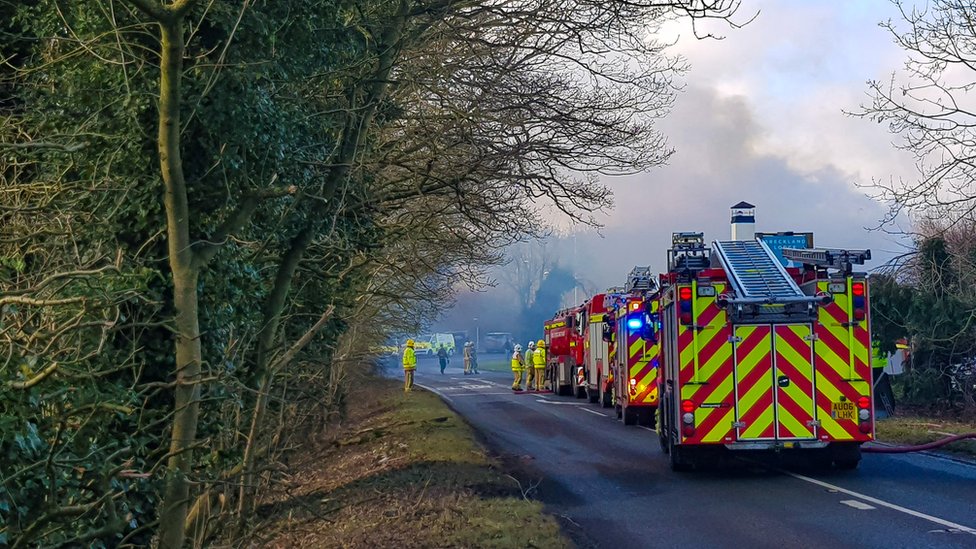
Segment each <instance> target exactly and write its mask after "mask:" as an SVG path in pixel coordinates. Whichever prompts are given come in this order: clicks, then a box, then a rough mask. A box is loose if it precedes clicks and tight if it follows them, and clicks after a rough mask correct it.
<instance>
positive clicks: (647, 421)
mask: <svg viewBox="0 0 976 549" xmlns="http://www.w3.org/2000/svg"><path fill="white" fill-rule="evenodd" d="M656 411H657V408H645V409H643V410H641V411H640V413H639V414H638V415H637V424H638V425H643V426H644V427H654V426H655V423H656V422H655V415H654V412H656Z"/></svg>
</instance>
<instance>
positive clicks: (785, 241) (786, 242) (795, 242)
mask: <svg viewBox="0 0 976 549" xmlns="http://www.w3.org/2000/svg"><path fill="white" fill-rule="evenodd" d="M756 237H757V238H759V239H761V240H762V241H763V242H765V243H766V245H767V246H769V249H770V250H772V252H773V254H774V255H775V256H776V259H779V262H780V263H781V264H782V265H783V266H784V267H796V266H797V265H796V264H795V263H793V262H792V261H790V260H789V259H786V258H785V257H783V248H812V247H813V233H794V232H792V231H790V232H782V233H756Z"/></svg>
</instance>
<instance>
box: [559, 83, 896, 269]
mask: <svg viewBox="0 0 976 549" xmlns="http://www.w3.org/2000/svg"><path fill="white" fill-rule="evenodd" d="M662 126H667V127H666V128H665V131H666V132H667V133H668V135H669V136H671V139H672V143H673V144H674V146H675V147H676V148H677V153H676V154H675V156H674V157H673V158H672V161H671V163H670V164H669V165H668V166H666V167H664V168H661V169H658V170H654V171H652V172H650V173H647V174H642V175H639V176H633V177H623V178H608V179H607V180H606V182H607V183H608V184H609V185H610V186H611V187H612V188H613V190H614V194H615V196H616V199H617V205H616V208H615V210H614V211H613V212H612V213H611V214H610V215H608V216H607V217H606V218H605V219H603V221H604V223H605V224H606V227H605V229H604V230H603V234H604V238H602V239H601V238H599V236H598V235H596V234H589V233H587V234H585V235H582V236H578V237H577V239H578V243H577V253H576V255H577V261H576V263H577V267H578V268H579V269H583V270H586V272H588V273H592V274H590V275H589V277H590V278H591V279H593V280H594V282H596V283H597V285H598V286H606V285H613V284H620V283H621V282H622V281H623V279H624V277H625V275H626V272H627V271H629V270H630V268H631V267H633V266H634V265H651V266H652V267H654V269H655V270H658V271H661V270H663V269H664V268H665V260H666V255H665V254H666V250H667V248H668V247H669V246H670V239H671V233H672V232H674V231H703V232H705V236H706V239H708V240H709V241H711V240H721V239H725V238H728V236H729V208H730V206H731V205H732V204H735V203H736V202H738V201H740V200H746V201H748V202H751V203H753V204H755V205H756V206H757V226H756V228H757V230H760V231H786V230H793V231H813V232H814V233H815V239H816V243H817V244H818V245H824V246H830V247H849V248H873V249H874V250H876V252H878V255H880V256H884V255H885V253H884V250H886V249H895V248H897V246H896V245H895V244H894V243H892V242H890V241H889V240H888V237H886V236H885V235H882V234H880V233H877V232H872V231H868V230H867V229H866V227H871V226H873V225H874V224H875V223H876V222H877V220H878V219H880V218H881V216H882V215H883V212H884V208H883V206H882V205H881V204H878V203H876V202H874V201H872V200H870V199H869V198H867V197H866V196H864V193H863V192H862V191H861V190H859V189H857V188H856V187H854V185H853V179H854V176H853V175H852V174H850V173H847V172H845V171H843V170H841V169H840V168H838V167H837V166H833V165H831V164H830V163H829V162H823V163H821V165H820V166H819V167H815V168H811V167H800V166H797V165H796V164H795V163H793V162H791V158H790V157H789V156H787V155H785V154H782V153H780V152H778V151H771V150H768V149H767V148H765V147H761V146H760V144H761V143H763V142H764V140H767V139H770V135H771V133H772V129H770V128H767V127H765V126H764V125H763V124H761V123H760V121H759V119H758V117H757V116H756V113H755V111H754V109H753V107H752V106H751V105H750V104H749V102H748V101H747V100H746V98H744V97H741V96H733V97H722V96H720V94H719V92H717V91H716V90H714V89H704V88H700V87H697V86H694V87H689V88H688V89H687V90H686V91H685V93H684V94H683V96H682V99H681V101H680V102H679V104H678V106H677V108H676V109H675V111H674V113H672V116H671V117H670V118H669V119H668V120H667V121H666V123H665V124H664V125H662ZM565 259H566V260H567V261H570V262H571V258H565Z"/></svg>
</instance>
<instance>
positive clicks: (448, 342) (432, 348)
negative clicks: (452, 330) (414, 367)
mask: <svg viewBox="0 0 976 549" xmlns="http://www.w3.org/2000/svg"><path fill="white" fill-rule="evenodd" d="M428 341H429V344H428V345H427V348H426V349H424V352H425V353H427V356H437V348H438V347H440V346H442V345H443V346H444V348H445V349H447V355H448V356H451V355H453V354H454V350H455V346H454V334H448V333H437V334H432V335H431V336H430V339H429V340H428ZM419 352H420V351H418V353H419Z"/></svg>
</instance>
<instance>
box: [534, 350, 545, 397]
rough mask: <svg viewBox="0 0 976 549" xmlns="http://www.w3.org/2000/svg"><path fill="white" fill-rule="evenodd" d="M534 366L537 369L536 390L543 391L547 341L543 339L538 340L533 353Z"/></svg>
mask: <svg viewBox="0 0 976 549" xmlns="http://www.w3.org/2000/svg"><path fill="white" fill-rule="evenodd" d="M532 366H533V367H534V369H535V390H536V392H539V391H542V390H543V388H544V387H545V379H544V378H545V377H546V342H545V341H544V340H542V339H540V340H539V341H537V342H536V344H535V352H533V353H532Z"/></svg>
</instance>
